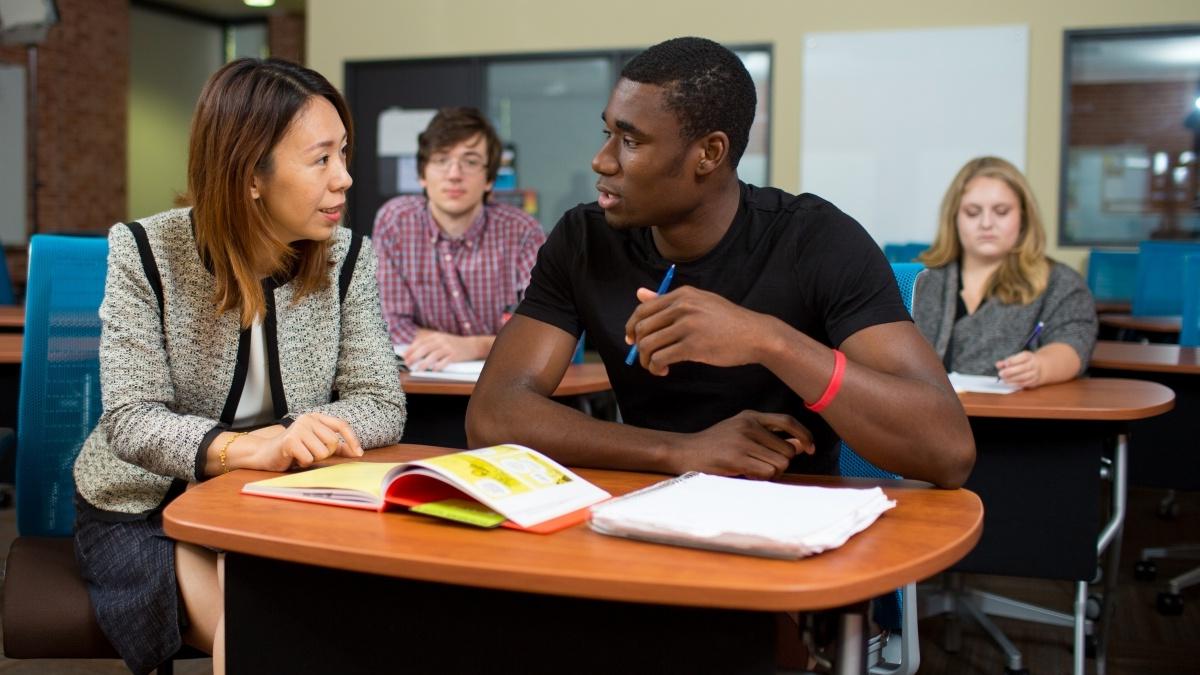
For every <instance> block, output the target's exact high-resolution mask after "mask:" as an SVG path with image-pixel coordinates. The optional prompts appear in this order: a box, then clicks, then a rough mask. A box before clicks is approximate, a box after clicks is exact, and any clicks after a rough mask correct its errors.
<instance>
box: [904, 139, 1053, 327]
mask: <svg viewBox="0 0 1200 675" xmlns="http://www.w3.org/2000/svg"><path fill="white" fill-rule="evenodd" d="M979 177H984V178H995V179H997V180H1000V181H1004V184H1005V185H1007V186H1008V187H1009V189H1011V190H1012V191H1013V194H1015V195H1016V196H1017V201H1018V202H1019V204H1018V206H1019V207H1020V209H1021V232H1020V234H1019V235H1018V236H1017V244H1016V246H1014V247H1013V249H1012V250H1011V251H1009V253H1008V255H1007V256H1006V257H1005V258H1004V261H1003V262H1002V263H1000V267H999V269H997V270H996V271H995V272H994V273H992V276H991V278H989V279H988V282H987V286H986V287H985V288H984V292H983V296H984V297H985V298H986V297H996V298H998V299H999V300H1000V301H1001V302H1004V303H1009V304H1014V303H1016V304H1022V305H1027V304H1029V303H1030V302H1033V300H1034V299H1035V298H1037V297H1038V296H1039V295H1041V294H1042V292H1043V291H1045V290H1046V284H1047V283H1048V281H1049V279H1050V259H1049V258H1047V257H1046V253H1045V251H1046V231H1045V229H1044V228H1043V226H1042V216H1041V212H1040V211H1039V210H1038V206H1037V200H1036V199H1034V197H1033V190H1032V189H1030V187H1029V181H1027V180H1026V179H1025V176H1023V175H1022V174H1021V171H1020V170H1019V169H1017V167H1015V166H1013V165H1012V164H1011V163H1009V162H1008V161H1006V160H1003V159H1000V158H999V157H976V158H975V159H972V160H971V161H969V162H967V163H966V164H965V165H964V166H963V168H961V169H959V171H958V175H956V176H955V177H954V180H953V181H951V182H950V187H948V188H946V196H945V197H943V198H942V208H941V213H940V215H939V216H938V231H937V237H936V238H935V239H934V240H933V245H932V246H930V247H929V249H928V250H926V251H925V252H923V253H922V254H921V255H920V256H919V257H918V260H920V261H921V262H922V263H925V265H926V266H927V267H944V266H945V265H948V264H950V263H951V262H954V261H956V260H960V259H961V258H962V242H960V241H959V239H958V209H959V207H960V206H961V205H962V197H963V192H965V191H966V187H967V184H968V183H970V182H971V181H972V180H974V179H975V178H979Z"/></svg>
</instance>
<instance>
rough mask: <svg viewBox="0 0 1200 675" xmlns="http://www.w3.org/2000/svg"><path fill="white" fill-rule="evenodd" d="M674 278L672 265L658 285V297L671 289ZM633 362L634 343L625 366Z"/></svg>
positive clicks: (635, 347) (635, 351)
mask: <svg viewBox="0 0 1200 675" xmlns="http://www.w3.org/2000/svg"><path fill="white" fill-rule="evenodd" d="M674 277H675V265H674V264H672V265H671V266H670V267H668V268H667V274H666V275H665V276H664V277H663V280H662V283H661V284H659V285H658V295H662V294H663V293H666V292H667V289H668V288H670V287H671V279H672V278H674ZM635 360H637V344H636V343H634V345H633V346H631V347H630V348H629V353H628V354H626V355H625V365H627V366H632V365H633V362H634V361H635Z"/></svg>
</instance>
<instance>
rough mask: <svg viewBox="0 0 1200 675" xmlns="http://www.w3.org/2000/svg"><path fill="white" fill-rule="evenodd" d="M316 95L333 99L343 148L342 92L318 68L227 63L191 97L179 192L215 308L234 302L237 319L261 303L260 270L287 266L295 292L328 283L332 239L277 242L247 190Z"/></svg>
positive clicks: (349, 130)
mask: <svg viewBox="0 0 1200 675" xmlns="http://www.w3.org/2000/svg"><path fill="white" fill-rule="evenodd" d="M317 96H319V97H321V98H324V99H325V100H327V101H329V102H330V103H331V104H333V107H334V109H335V110H337V114H338V117H340V118H341V120H342V124H343V125H344V126H345V128H346V142H347V148H351V147H353V144H354V127H353V123H352V121H351V119H350V109H349V108H348V107H347V105H346V101H345V100H344V99H343V98H342V95H341V94H340V93H338V91H337V89H334V88H333V85H331V84H330V83H329V81H328V80H326V79H325V78H324V77H323V76H321V74H320V73H317V72H316V71H313V70H309V69H308V68H305V67H303V66H300V65H297V64H295V63H291V62H289V61H282V60H279V59H237V60H235V61H231V62H230V63H228V64H226V65H225V66H223V67H222V68H221V69H220V70H218V71H217V72H215V73H213V75H212V77H210V78H209V79H208V82H207V83H205V85H204V89H203V91H201V92H200V100H199V101H198V102H197V103H196V112H195V114H194V115H193V117H192V128H191V140H190V144H189V149H188V195H187V199H188V201H189V202H190V203H191V204H192V218H193V221H194V223H195V226H196V247H197V248H198V249H199V251H200V256H201V258H203V260H204V262H205V264H206V265H208V267H209V269H211V270H212V272H213V276H214V277H216V283H215V288H214V294H213V295H214V300H215V302H216V304H217V312H218V313H224V312H227V311H229V310H233V309H238V310H240V314H241V324H242V326H243V327H248V326H249V325H250V324H252V323H253V322H254V320H255V319H256V318H258V317H260V316H262V315H263V314H264V312H265V310H266V300H265V298H264V297H263V290H262V285H261V282H260V281H259V276H260V272H261V271H262V270H270V271H271V273H273V274H278V273H281V272H284V271H286V270H295V271H296V295H295V298H296V299H297V300H299V299H300V298H302V297H304V296H305V295H308V294H309V293H313V292H316V291H318V290H321V289H322V288H324V287H325V286H326V285H327V284H328V275H327V273H328V271H329V264H330V263H329V248H330V246H332V239H330V240H326V241H307V240H301V241H297V242H293V243H292V244H290V245H289V244H287V243H286V242H284V241H282V240H280V239H279V238H278V237H277V236H275V234H274V233H273V232H272V230H271V228H270V227H269V226H268V224H269V222H270V219H269V216H268V215H267V211H266V207H265V206H264V205H263V204H262V202H261V201H260V200H255V199H253V198H252V197H251V195H250V184H251V179H252V178H253V177H254V176H255V175H258V176H266V175H270V173H271V171H272V170H273V162H272V156H271V153H272V152H273V151H274V149H275V146H276V145H277V144H278V143H279V141H280V139H282V138H283V136H284V134H285V133H286V132H287V130H288V127H289V126H290V125H291V123H292V121H293V120H294V119H295V118H296V116H297V115H298V114H299V113H300V112H301V111H302V110H303V109H304V108H305V106H307V105H308V104H309V102H310V101H311V100H312V99H313V97H317ZM347 151H349V150H347Z"/></svg>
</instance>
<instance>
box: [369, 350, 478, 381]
mask: <svg viewBox="0 0 1200 675" xmlns="http://www.w3.org/2000/svg"><path fill="white" fill-rule="evenodd" d="M392 350H393V351H394V352H396V356H399V357H401V358H404V352H406V351H408V345H406V344H399V345H393V346H392ZM481 372H483V360H482V359H480V360H477V361H459V362H457V363H451V364H448V365H447V366H446V367H445V368H443V369H441V370H412V369H411V368H410V369H409V373H408V374H409V377H419V378H421V379H423V380H449V381H451V382H478V381H479V373H481Z"/></svg>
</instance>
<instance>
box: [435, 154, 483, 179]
mask: <svg viewBox="0 0 1200 675" xmlns="http://www.w3.org/2000/svg"><path fill="white" fill-rule="evenodd" d="M455 164H457V165H458V170H459V171H461V172H462V173H463V175H464V176H474V175H478V174H480V173H483V170H484V169H485V168H487V162H485V161H484V160H483V158H482V157H476V156H475V155H465V156H463V157H458V158H454V157H451V156H449V155H434V156H433V157H430V158H429V163H428V164H427V165H426V168H429V169H433V170H434V171H437V172H438V173H450V167H451V166H453V165H455Z"/></svg>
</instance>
